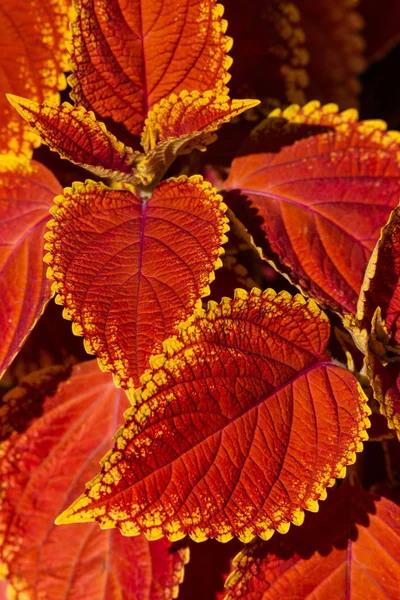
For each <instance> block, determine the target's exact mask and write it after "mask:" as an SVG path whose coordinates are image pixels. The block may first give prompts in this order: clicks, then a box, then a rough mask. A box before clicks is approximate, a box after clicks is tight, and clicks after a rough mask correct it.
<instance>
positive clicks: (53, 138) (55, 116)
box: [8, 94, 148, 185]
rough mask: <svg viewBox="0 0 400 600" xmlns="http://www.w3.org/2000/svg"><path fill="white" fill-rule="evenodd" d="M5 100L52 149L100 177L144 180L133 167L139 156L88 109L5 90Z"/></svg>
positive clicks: (144, 182)
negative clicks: (35, 98)
mask: <svg viewBox="0 0 400 600" xmlns="http://www.w3.org/2000/svg"><path fill="white" fill-rule="evenodd" d="M8 100H9V102H10V103H11V104H12V106H14V108H15V109H16V110H17V111H18V112H19V114H20V115H21V116H22V117H23V118H24V119H25V120H26V121H27V122H28V123H29V125H30V126H31V128H32V129H33V131H35V133H37V134H38V135H39V136H40V137H41V140H42V142H43V143H45V144H46V145H47V146H49V148H50V150H52V151H53V152H58V154H59V155H60V156H61V158H65V159H67V160H70V161H71V162H73V163H75V164H76V165H79V166H82V167H84V168H85V169H88V170H89V171H91V172H92V173H94V174H95V175H98V176H100V177H112V178H113V179H115V180H117V181H126V182H128V183H132V184H133V185H140V184H142V185H143V184H146V183H148V182H147V181H143V180H142V179H141V178H140V177H139V176H137V177H135V173H134V167H135V166H136V165H137V163H138V162H139V161H140V160H141V159H142V158H143V155H142V153H141V152H137V151H134V150H132V148H129V147H128V146H125V145H124V144H123V143H122V142H120V141H118V140H117V138H116V137H115V136H114V135H112V134H111V133H110V132H109V131H108V130H107V129H106V127H105V125H104V124H103V123H101V122H100V121H96V118H95V116H94V114H93V113H92V112H89V111H86V110H85V109H84V108H83V107H82V106H72V105H71V104H69V103H68V102H64V103H63V104H61V106H57V105H55V104H52V103H50V102H44V103H43V104H38V103H37V102H32V101H31V100H26V99H25V98H20V97H18V96H13V95H11V94H8Z"/></svg>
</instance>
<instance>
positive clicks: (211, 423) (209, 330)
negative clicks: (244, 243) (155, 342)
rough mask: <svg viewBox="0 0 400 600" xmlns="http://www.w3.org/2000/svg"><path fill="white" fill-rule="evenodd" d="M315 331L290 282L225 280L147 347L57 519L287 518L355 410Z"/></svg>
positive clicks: (172, 531) (323, 335) (177, 521)
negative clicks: (124, 407)
mask: <svg viewBox="0 0 400 600" xmlns="http://www.w3.org/2000/svg"><path fill="white" fill-rule="evenodd" d="M328 332H329V323H328V321H327V319H326V317H325V316H324V315H323V313H321V311H319V309H318V308H317V306H316V305H315V303H314V302H312V301H311V302H309V303H308V304H306V303H305V301H304V299H303V298H302V297H301V296H296V297H295V298H293V299H292V297H291V296H289V294H286V293H281V294H279V295H276V294H275V293H274V292H273V291H272V290H267V291H266V292H264V293H263V294H262V295H260V292H259V291H258V290H253V292H252V293H251V294H250V296H249V297H247V295H246V293H245V292H244V291H243V290H238V291H237V293H236V297H235V300H233V301H232V303H231V302H230V301H229V299H224V300H223V302H222V303H221V304H220V305H218V306H217V305H216V304H215V303H211V305H210V308H209V311H208V313H207V314H204V313H202V312H200V313H198V315H197V316H196V317H194V318H192V319H189V321H188V322H187V323H186V324H185V325H182V327H181V333H180V335H179V336H175V337H173V338H170V340H168V341H167V342H165V345H164V354H163V355H161V356H156V357H154V358H153V359H152V360H151V365H152V370H151V371H147V372H146V373H145V374H144V375H143V377H142V388H141V389H137V390H135V391H133V392H132V393H131V396H132V404H133V407H132V408H131V409H130V410H129V411H127V413H126V414H125V418H126V425H125V426H124V427H123V428H122V429H121V430H120V431H119V432H118V433H117V435H116V438H115V446H114V450H112V451H110V452H109V453H108V454H107V455H106V456H105V458H104V460H103V463H102V464H103V469H102V472H101V474H100V475H98V476H97V477H96V478H95V479H94V480H93V481H92V482H91V483H90V484H88V486H87V491H86V492H85V493H84V494H83V495H82V496H81V497H80V498H79V499H78V500H76V501H75V503H74V504H73V505H72V506H71V507H70V508H69V509H67V510H66V511H65V512H64V513H63V514H62V515H61V516H60V517H58V519H57V523H59V524H65V523H72V522H81V521H92V520H94V519H96V520H97V521H98V522H99V523H100V524H101V526H103V527H115V526H117V524H118V527H119V528H121V530H122V531H123V532H124V533H125V534H127V535H138V533H140V532H145V533H146V536H148V537H149V538H150V539H157V538H159V537H161V535H167V536H168V537H169V538H170V539H172V540H174V539H180V538H181V537H184V535H186V534H189V535H190V536H191V537H193V538H194V539H195V540H196V541H202V540H204V539H205V538H207V537H217V539H219V540H220V541H227V540H229V539H230V538H231V537H232V536H233V535H237V536H239V537H240V539H242V540H243V541H249V540H250V539H252V537H253V536H254V535H256V534H258V535H261V536H264V537H265V538H266V539H268V538H269V537H270V536H271V535H272V533H273V531H274V530H275V529H278V530H279V531H280V532H281V533H284V532H286V531H287V530H288V528H289V524H290V521H292V522H294V523H297V524H300V523H301V522H302V518H303V516H304V515H303V510H304V509H308V510H316V509H317V499H318V498H324V497H325V495H326V494H325V488H326V486H328V485H332V484H333V482H334V478H335V477H338V476H340V477H343V474H344V467H345V465H347V464H349V462H352V461H353V460H354V458H355V455H354V454H353V453H354V451H357V450H360V449H361V440H362V439H365V437H366V433H365V428H366V427H367V426H368V424H369V422H368V419H367V414H368V412H369V409H368V408H367V407H366V405H365V401H364V400H363V398H362V396H363V395H362V393H360V391H356V390H357V389H358V387H357V383H356V381H355V379H354V378H353V376H352V375H351V374H350V373H348V372H346V371H344V370H343V369H341V368H339V367H336V366H334V365H332V364H330V363H329V360H328V359H327V358H326V357H325V355H324V350H325V346H326V343H327V335H328ZM318 389H319V390H320V393H321V398H322V397H324V401H323V402H322V401H320V400H321V398H320V400H318ZM322 390H323V392H322ZM333 390H334V391H333ZM344 398H346V400H344ZM313 399H314V400H315V402H314V401H313ZM327 399H329V408H328V405H327ZM341 402H344V403H345V406H342V405H341ZM313 411H315V413H314V414H315V420H314V419H312V418H310V417H309V415H310V413H311V414H312V413H313ZM325 411H327V412H328V413H329V416H328V414H327V413H326V412H325ZM324 413H325V414H324ZM350 413H351V414H352V416H351V417H349V414H350ZM307 415H308V418H307ZM335 415H336V416H335ZM353 419H354V421H353ZM328 422H329V427H328V429H329V434H328V438H329V440H328V441H327V446H326V447H324V448H321V447H319V444H318V442H317V441H316V440H318V438H319V437H320V439H322V438H324V423H326V424H327V423H328ZM301 423H306V425H305V427H303V426H302V425H300V424H301ZM317 423H318V425H317ZM332 423H335V428H337V429H336V431H335V432H334V431H333V427H332ZM339 430H340V436H339V437H340V439H341V441H340V442H339V441H338V437H337V435H338V431H339ZM304 440H307V441H306V443H304ZM299 444H300V445H299ZM301 448H302V450H301ZM305 448H307V450H305ZM308 452H309V453H310V454H309V455H308V454H307V453H308ZM316 456H317V458H316ZM311 472H312V473H313V474H312V475H311ZM254 482H257V483H256V484H255V485H254ZM156 490H157V492H156ZM160 490H162V491H161V493H160Z"/></svg>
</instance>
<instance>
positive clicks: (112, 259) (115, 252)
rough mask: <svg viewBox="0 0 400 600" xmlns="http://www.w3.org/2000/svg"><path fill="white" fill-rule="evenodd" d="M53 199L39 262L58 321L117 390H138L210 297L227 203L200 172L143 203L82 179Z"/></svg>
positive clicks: (161, 188) (167, 184)
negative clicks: (179, 328) (58, 307)
mask: <svg viewBox="0 0 400 600" xmlns="http://www.w3.org/2000/svg"><path fill="white" fill-rule="evenodd" d="M56 202H57V206H56V208H55V210H54V211H53V214H54V217H55V218H54V221H53V222H52V223H50V227H51V230H50V232H49V233H48V234H46V236H47V239H48V243H47V245H46V248H47V249H48V250H49V256H48V257H47V259H46V260H47V261H48V262H49V265H50V266H49V274H50V276H51V277H52V278H53V280H54V281H55V284H54V286H55V287H56V288H57V291H58V294H59V296H60V300H59V301H60V302H61V303H63V304H64V306H65V310H64V316H65V317H66V318H69V319H71V320H73V321H74V326H73V327H74V328H75V329H74V330H75V332H76V333H78V334H79V335H84V337H85V340H86V341H85V347H86V349H87V350H88V351H89V352H90V353H95V354H96V355H97V356H98V358H99V359H100V361H101V364H102V368H105V369H108V370H112V372H113V373H114V376H115V379H116V381H117V382H118V384H119V385H123V386H124V387H129V386H131V385H137V384H138V383H139V377H140V375H141V373H142V372H143V371H144V370H145V368H146V367H147V366H148V358H149V356H150V354H151V352H152V350H155V351H157V350H156V349H157V348H159V349H161V340H162V339H163V338H164V337H165V334H166V332H169V333H171V334H172V333H173V331H175V326H176V324H177V323H178V322H180V321H181V320H185V319H187V318H188V316H189V315H190V314H191V313H192V311H193V309H194V307H195V306H196V303H197V301H198V300H199V298H200V297H201V296H202V295H206V294H208V293H209V287H208V284H209V283H210V281H211V280H212V278H213V272H214V268H217V267H218V266H220V264H221V260H220V258H219V256H220V254H221V253H222V250H221V244H223V243H224V242H225V240H226V236H225V232H226V231H227V230H228V225H227V219H226V217H225V216H224V212H225V209H226V207H225V205H224V204H223V203H222V198H221V196H219V195H218V194H216V192H215V190H214V189H213V188H212V187H211V185H210V184H208V183H205V182H203V180H202V178H201V177H199V176H195V177H192V178H186V177H181V178H178V179H176V180H167V181H165V182H162V183H161V184H160V185H159V186H158V187H157V188H156V189H155V191H154V193H153V195H152V197H151V198H150V199H149V200H147V201H141V200H140V199H139V198H138V197H136V196H135V195H134V194H133V193H132V191H131V188H130V189H124V190H111V189H109V188H106V187H105V186H102V185H99V184H95V183H94V182H90V181H88V182H87V183H86V184H75V186H74V187H73V188H72V189H67V190H66V191H65V196H64V197H60V198H59V199H57V200H56ZM199 221H200V222H201V224H202V227H201V228H199V227H198V223H199ZM167 335H168V334H167Z"/></svg>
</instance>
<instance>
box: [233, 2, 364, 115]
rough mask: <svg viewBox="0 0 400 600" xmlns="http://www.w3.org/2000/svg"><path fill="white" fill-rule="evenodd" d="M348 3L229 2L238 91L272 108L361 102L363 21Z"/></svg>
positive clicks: (234, 87)
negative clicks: (359, 77) (359, 78)
mask: <svg viewBox="0 0 400 600" xmlns="http://www.w3.org/2000/svg"><path fill="white" fill-rule="evenodd" d="M356 4H357V2H348V0H339V1H335V0H320V1H319V2H310V1H309V0H269V2H265V1H264V0H253V1H252V2H251V3H249V4H248V5H246V8H245V10H244V9H243V2H242V0H229V2H226V3H225V5H226V18H227V20H228V23H229V34H230V35H232V37H233V39H234V40H235V43H234V46H233V48H232V57H233V65H232V68H231V73H232V82H231V84H232V90H233V93H234V95H237V96H243V95H244V96H251V95H253V94H254V96H256V97H257V98H261V99H262V100H265V99H267V100H269V101H270V104H275V105H276V104H277V103H278V104H286V103H287V102H290V103H292V102H297V103H299V104H305V102H306V101H307V100H311V99H312V98H317V99H319V100H320V101H321V102H329V101H334V102H337V103H338V104H339V105H340V106H341V107H343V108H347V107H353V106H356V104H357V96H358V92H359V87H360V86H359V83H358V81H357V80H356V75H357V74H358V73H360V71H362V70H363V68H364V60H363V55H362V50H363V46H364V44H363V40H362V37H361V35H360V30H361V29H362V26H363V22H362V19H361V18H360V16H359V14H358V13H357V12H356V10H355V8H356V6H355V5H356Z"/></svg>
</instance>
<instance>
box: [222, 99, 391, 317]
mask: <svg viewBox="0 0 400 600" xmlns="http://www.w3.org/2000/svg"><path fill="white" fill-rule="evenodd" d="M337 111H338V109H337V107H336V106H335V105H327V106H326V107H322V108H319V103H315V102H312V103H310V104H308V105H306V106H305V107H304V108H303V109H299V107H297V106H294V107H290V108H289V109H287V110H286V111H284V112H283V113H280V111H274V113H272V114H271V117H270V118H268V119H266V121H265V122H264V123H263V124H262V126H260V127H259V128H257V129H256V130H255V132H254V135H253V138H252V139H250V141H249V142H248V144H247V145H246V149H245V154H244V155H243V156H240V157H239V158H237V159H235V160H234V162H233V165H232V170H231V173H230V176H229V178H228V180H227V181H226V183H225V188H226V189H228V190H229V189H231V190H233V189H237V190H240V192H241V193H242V194H245V195H246V196H247V197H248V199H249V200H250V202H251V204H252V206H254V207H255V208H256V209H257V210H258V212H259V214H260V216H261V217H262V218H263V219H264V222H263V223H262V230H263V231H264V233H265V234H266V236H267V242H268V244H269V246H270V248H269V247H267V248H266V249H265V253H266V254H267V256H268V258H273V260H275V261H276V262H277V263H278V266H279V268H280V270H282V271H283V272H284V273H286V274H287V275H289V277H290V278H291V279H292V281H293V282H294V283H296V284H300V285H301V287H302V288H303V289H304V291H305V293H306V294H308V295H310V296H312V297H314V298H317V299H318V300H319V301H320V302H321V303H323V304H326V305H328V306H330V307H332V308H333V309H334V310H337V311H339V312H341V313H352V314H355V311H356V304H357V299H358V295H359V291H360V288H361V284H362V278H363V274H364V271H365V267H366V265H367V262H368V259H369V257H370V254H371V252H372V250H373V248H374V246H375V244H376V241H377V239H378V237H379V232H380V229H381V227H382V226H383V225H384V224H385V223H386V221H387V218H388V216H389V214H390V211H391V210H392V209H393V208H394V207H395V206H396V205H397V204H398V198H399V194H400V166H399V159H398V153H399V149H400V145H399V134H398V133H397V132H386V131H385V125H384V123H382V122H381V121H365V122H354V118H355V115H356V113H355V111H346V112H345V113H342V114H338V112H337ZM317 125H318V126H323V127H329V128H330V129H332V131H329V132H325V133H319V134H317V135H314V136H312V137H307V138H306V139H301V140H300V141H297V142H295V143H294V144H293V145H291V146H288V147H283V148H282V149H281V150H280V151H279V152H271V151H270V147H271V145H273V144H275V146H276V140H277V139H278V140H279V130H281V131H282V134H283V135H284V136H286V137H288V131H289V133H290V135H291V136H292V138H294V137H295V135H296V131H297V135H299V133H300V135H301V132H302V131H303V129H306V130H307V127H308V128H309V129H311V130H312V127H316V126H317ZM290 126H292V128H291V127H290ZM310 126H312V127H310ZM296 127H297V129H296ZM271 131H272V132H273V136H272V140H271V139H270V138H269V134H270V132H271ZM289 137H290V136H289ZM253 140H254V141H253ZM263 147H264V151H262V148H263ZM252 148H253V150H252Z"/></svg>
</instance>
